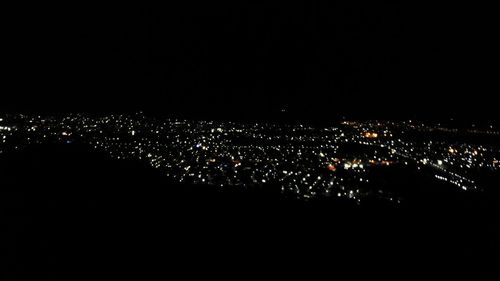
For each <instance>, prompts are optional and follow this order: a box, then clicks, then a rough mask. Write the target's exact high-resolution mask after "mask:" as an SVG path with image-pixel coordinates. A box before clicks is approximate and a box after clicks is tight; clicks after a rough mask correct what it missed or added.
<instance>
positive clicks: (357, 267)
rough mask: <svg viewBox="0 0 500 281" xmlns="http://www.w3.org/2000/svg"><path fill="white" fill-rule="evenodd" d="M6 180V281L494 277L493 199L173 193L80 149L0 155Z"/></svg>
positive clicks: (193, 189) (2, 264) (136, 169)
mask: <svg viewBox="0 0 500 281" xmlns="http://www.w3.org/2000/svg"><path fill="white" fill-rule="evenodd" d="M0 180H1V181H0V187H1V188H0V221H1V224H2V226H1V229H0V231H1V232H0V235H1V239H0V255H1V260H0V268H1V271H0V272H1V275H0V276H1V280H26V279H29V280H74V279H86V280H94V279H103V278H109V279H113V280H114V279H122V278H123V277H134V278H141V279H146V278H147V279H150V278H152V277H157V276H158V275H159V276H158V277H159V278H162V277H170V276H172V277H174V276H177V274H180V276H182V277H199V278H210V277H229V278H231V279H236V280H238V279H240V278H242V277H247V276H248V277H251V276H253V277H257V278H273V277H299V278H300V277H302V278H303V279H306V278H307V279H313V278H314V277H318V276H320V275H323V274H326V276H327V277H337V276H339V275H341V276H346V277H352V278H353V279H354V278H355V277H360V276H362V277H369V278H377V277H392V278H395V279H399V280H406V279H408V278H412V277H421V278H433V277H441V278H445V279H456V278H460V279H468V280H495V278H496V277H498V275H497V274H498V265H499V263H500V260H499V250H500V238H499V237H500V231H499V227H498V226H499V218H498V215H497V212H496V211H497V207H498V206H499V199H498V198H499V196H498V195H499V194H498V191H495V190H486V191H484V192H482V193H471V194H467V196H464V195H457V194H446V193H443V194H439V192H436V193H437V194H438V195H437V196H431V197H430V198H429V199H426V197H425V196H419V197H418V198H414V199H413V200H409V201H408V202H406V203H405V204H402V205H394V206H393V205H389V204H386V203H377V202H368V203H366V204H362V205H361V206H358V205H356V204H353V203H352V202H350V201H343V200H316V201H313V202H303V201H296V200H294V199H286V198H283V196H281V194H280V192H279V190H277V188H274V187H272V186H270V187H267V188H263V189H262V190H238V189H220V188H215V187H209V186H187V185H179V184H174V183H171V182H169V180H168V179H167V178H165V177H163V176H162V175H160V174H159V173H158V171H157V170H152V169H149V168H148V167H146V166H142V164H139V163H135V162H126V161H116V160H111V159H109V158H107V157H106V156H105V155H104V154H100V153H97V152H91V151H90V150H88V149H86V148H85V147H81V146H78V145H64V146H63V145H46V146H38V147H30V148H29V149H27V150H24V151H17V152H8V153H5V154H3V155H0ZM158 277H157V278H158Z"/></svg>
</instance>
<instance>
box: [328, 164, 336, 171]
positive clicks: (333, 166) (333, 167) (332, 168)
mask: <svg viewBox="0 0 500 281" xmlns="http://www.w3.org/2000/svg"><path fill="white" fill-rule="evenodd" d="M328 170H330V171H332V172H335V171H336V170H337V168H336V167H335V165H332V164H329V165H328Z"/></svg>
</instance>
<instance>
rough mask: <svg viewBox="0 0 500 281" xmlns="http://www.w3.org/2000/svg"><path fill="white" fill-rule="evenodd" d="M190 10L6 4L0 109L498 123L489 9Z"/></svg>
mask: <svg viewBox="0 0 500 281" xmlns="http://www.w3.org/2000/svg"><path fill="white" fill-rule="evenodd" d="M171 2H179V1H171ZM181 2H183V4H164V5H162V6H152V5H149V6H148V5H145V4H136V5H126V4H116V5H111V4H109V5H108V4H100V5H85V4H66V5H55V4H54V5H49V4H45V3H44V4H37V5H36V6H30V5H22V6H18V7H8V8H6V9H4V11H3V13H4V14H5V15H4V16H3V20H2V21H3V24H2V26H3V27H2V29H3V32H2V34H3V35H2V37H3V39H4V40H2V41H3V43H2V45H4V46H6V48H5V51H3V52H2V54H3V55H2V57H3V58H2V60H3V61H4V63H3V68H4V69H5V70H6V74H4V75H5V76H4V78H6V79H5V83H3V84H4V85H3V86H4V90H2V92H3V94H2V102H1V105H0V107H1V108H0V109H3V110H10V111H16V110H20V111H97V112H99V111H104V112H106V111H135V110H146V111H148V112H153V113H159V114H167V115H168V114H171V113H173V114H177V115H179V114H180V115H185V116H194V117H196V118H212V117H223V118H233V117H250V118H254V117H256V116H274V115H275V114H277V112H279V111H280V110H281V109H282V108H287V110H288V112H289V116H292V115H293V116H295V117H297V118H304V119H307V118H317V119H328V118H331V117H337V116H341V115H347V116H350V117H366V118H379V117H385V118H400V117H412V116H424V117H429V116H431V117H462V118H492V117H493V116H495V114H494V111H495V108H496V106H495V102H494V100H493V97H492V94H494V93H495V91H492V90H490V89H489V87H486V85H488V81H489V80H490V79H493V77H492V76H493V75H492V74H488V73H489V71H486V70H485V69H486V67H485V65H487V64H489V63H488V61H491V58H490V57H489V56H488V55H486V54H487V51H488V50H489V49H493V48H492V47H491V43H492V42H493V41H494V36H493V34H494V33H490V30H491V28H489V27H488V26H489V24H490V19H489V18H488V16H486V15H482V14H481V13H483V11H481V9H477V8H476V7H462V6H453V5H451V6H450V5H444V4H442V5H436V4H434V5H423V4H422V5H421V6H417V5H416V6H412V4H409V3H406V2H407V1H402V2H401V3H400V2H397V1H369V2H368V1H367V2H366V3H361V2H357V1H340V2H335V1H304V2H291V1H288V2H282V3H280V4H278V3H276V4H274V3H265V4H256V3H255V2H254V1H227V2H226V1H219V2H216V3H214V1H204V2H205V3H198V2H189V1H181ZM267 2H271V1H267ZM403 3H404V4H403ZM486 9H487V8H484V10H486ZM491 20H492V19H491ZM491 64H493V63H492V62H491ZM462 93H463V94H465V95H462Z"/></svg>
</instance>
